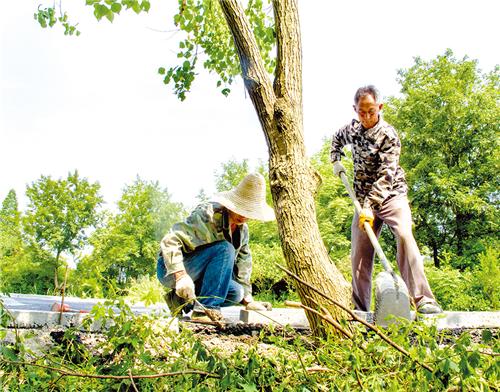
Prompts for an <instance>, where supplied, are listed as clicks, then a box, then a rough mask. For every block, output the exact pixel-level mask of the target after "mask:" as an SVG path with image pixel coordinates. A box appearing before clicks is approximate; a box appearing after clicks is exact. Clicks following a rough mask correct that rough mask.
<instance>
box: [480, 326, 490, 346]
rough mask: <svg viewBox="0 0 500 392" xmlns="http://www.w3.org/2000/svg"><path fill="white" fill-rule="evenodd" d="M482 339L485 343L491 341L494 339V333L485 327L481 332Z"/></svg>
mask: <svg viewBox="0 0 500 392" xmlns="http://www.w3.org/2000/svg"><path fill="white" fill-rule="evenodd" d="M481 340H482V341H483V343H489V342H491V341H492V340H493V334H492V333H491V331H490V330H489V329H484V330H483V332H482V333H481Z"/></svg>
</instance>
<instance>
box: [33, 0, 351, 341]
mask: <svg viewBox="0 0 500 392" xmlns="http://www.w3.org/2000/svg"><path fill="white" fill-rule="evenodd" d="M87 5H90V6H92V7H93V9H94V15H95V16H96V17H97V18H98V19H100V18H102V17H106V18H108V19H109V20H113V18H114V15H115V14H118V13H120V12H121V10H122V9H123V6H125V7H126V8H131V9H132V10H134V11H135V12H138V13H139V12H141V11H148V10H149V6H150V3H149V2H148V1H141V2H140V3H139V1H136V0H127V1H125V0H122V1H121V2H119V1H116V2H109V1H102V0H89V1H87ZM266 7H267V3H265V2H263V1H260V0H256V1H253V0H252V1H249V2H248V3H247V7H246V9H243V7H242V6H241V4H240V3H239V2H237V0H219V1H218V2H212V1H208V0H187V1H184V0H183V1H179V12H178V13H177V14H176V15H174V23H175V25H176V26H177V27H178V28H179V29H180V30H182V31H183V32H184V35H183V36H182V37H181V35H180V34H179V35H178V36H179V37H181V38H180V42H179V53H178V58H179V59H180V61H182V64H181V65H177V66H174V67H171V68H169V69H168V70H166V69H165V68H164V67H161V68H160V69H159V70H158V72H159V73H160V74H161V75H164V82H165V83H172V84H173V85H174V90H175V93H176V94H177V95H178V97H179V98H180V99H181V100H183V99H185V97H186V92H187V91H189V88H190V86H191V83H192V82H193V80H194V78H195V75H196V67H198V66H199V65H198V64H199V62H198V59H199V57H200V56H201V53H203V60H204V61H203V64H202V65H203V67H204V68H205V69H207V70H209V71H212V72H215V73H216V74H217V75H218V76H219V78H220V80H219V82H218V86H219V87H220V88H221V92H222V93H223V94H226V95H227V94H228V93H229V87H228V86H229V85H230V84H231V83H232V82H233V80H234V79H235V77H237V76H239V75H241V76H242V77H243V81H244V83H245V87H246V89H247V91H248V95H249V97H250V99H251V101H252V103H253V105H254V107H255V110H256V113H257V116H258V118H259V120H260V123H261V126H262V130H263V133H264V137H265V139H266V142H267V145H268V151H269V180H270V187H271V193H272V198H273V202H274V207H275V211H276V215H277V224H278V232H279V237H280V241H281V246H282V249H283V254H284V256H285V260H286V261H287V264H288V266H289V268H291V270H292V271H293V272H294V273H296V274H297V275H298V276H299V277H301V278H303V279H304V280H306V281H308V282H310V283H311V284H313V285H315V286H318V287H319V286H321V287H322V288H323V290H324V292H325V293H326V294H327V295H329V296H331V297H333V298H336V299H337V300H339V301H340V302H342V303H343V304H344V305H345V306H349V304H350V287H349V284H348V283H347V282H346V281H345V279H344V278H343V276H342V274H341V273H340V272H339V271H338V269H337V268H336V267H335V266H334V265H333V264H332V263H331V261H330V259H329V256H328V252H327V250H326V248H325V246H324V244H323V241H322V238H321V234H320V231H319V228H318V223H317V220H316V211H315V202H314V195H315V193H316V191H317V188H318V185H319V183H320V179H319V175H318V173H317V172H316V171H315V170H314V169H313V168H312V167H311V165H310V162H309V159H308V157H307V156H306V152H305V145H304V135H303V113H302V47H301V39H300V38H301V37H300V28H299V15H298V4H297V1H296V0H274V1H273V2H272V9H273V12H274V14H273V17H274V18H272V17H271V16H270V15H268V13H267V9H266ZM48 8H51V7H48ZM48 8H46V9H48ZM52 8H54V7H52ZM46 9H45V10H46ZM38 15H39V13H38ZM42 27H43V26H42ZM274 53H276V57H275V56H274ZM238 64H239V66H238ZM270 75H273V76H274V79H273V80H272V79H271V78H270ZM298 293H299V296H300V297H301V299H302V301H303V302H304V303H305V304H306V305H308V306H310V307H315V306H316V305H315V303H318V302H319V303H323V304H324V302H325V301H324V299H323V298H322V297H321V296H319V295H318V294H317V293H315V292H313V291H312V290H310V289H308V288H307V287H304V286H300V287H299V291H298ZM325 305H326V307H327V309H328V310H329V311H330V312H331V314H332V316H333V317H334V318H336V319H340V318H342V313H341V312H340V311H339V310H338V309H337V308H335V307H334V306H333V305H330V304H325ZM307 315H308V319H309V322H310V324H311V326H312V328H313V330H314V331H315V332H316V333H320V332H323V331H326V330H331V326H329V325H328V324H327V323H325V322H324V321H322V320H321V318H319V317H318V316H316V315H315V314H314V313H312V312H308V313H307ZM320 326H322V328H319V327H320Z"/></svg>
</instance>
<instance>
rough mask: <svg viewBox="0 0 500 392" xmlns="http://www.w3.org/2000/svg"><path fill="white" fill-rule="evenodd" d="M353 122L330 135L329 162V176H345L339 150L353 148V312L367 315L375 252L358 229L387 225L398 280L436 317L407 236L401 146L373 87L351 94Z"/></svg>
mask: <svg viewBox="0 0 500 392" xmlns="http://www.w3.org/2000/svg"><path fill="white" fill-rule="evenodd" d="M353 107H354V111H355V112H356V113H357V115H358V119H359V120H354V119H353V120H352V121H351V122H350V123H349V124H347V125H346V126H344V127H342V128H340V129H339V130H338V131H337V132H335V133H334V135H333V138H332V147H331V154H330V158H331V161H332V163H333V172H334V174H335V175H336V176H339V175H340V173H341V172H344V173H345V172H346V170H345V168H344V166H343V165H342V163H341V162H340V159H341V157H342V156H345V154H344V153H343V151H342V148H343V147H344V146H346V145H348V144H350V145H351V148H352V156H353V161H354V191H355V194H356V198H357V199H358V201H359V203H360V204H361V207H362V211H361V213H360V214H359V216H358V213H357V212H355V214H354V217H353V220H352V225H351V266H352V299H353V302H354V306H355V308H356V309H357V310H362V311H369V310H370V303H371V287H372V272H373V260H374V253H375V251H374V248H373V246H372V244H371V242H370V240H369V237H368V235H367V234H366V233H365V231H364V229H363V224H364V222H368V223H369V224H370V226H371V227H372V228H373V231H374V232H375V235H376V236H377V237H378V236H379V235H380V231H381V229H382V224H383V223H386V224H387V225H388V226H389V228H390V229H391V231H392V232H393V233H394V235H395V236H396V241H397V263H398V267H399V271H400V272H401V277H402V278H403V280H404V282H405V283H406V286H407V287H408V290H409V293H410V296H411V297H412V298H413V300H414V301H415V305H416V306H417V311H418V312H419V313H424V314H434V313H441V312H442V309H441V307H440V306H439V305H438V303H437V302H436V300H435V299H434V295H433V294H432V291H431V288H430V286H429V282H428V281H427V278H426V277H425V273H424V265H423V262H422V257H421V255H420V252H419V250H418V246H417V243H416V241H415V238H414V237H413V233H412V219H411V211H410V206H409V203H408V198H407V193H408V186H407V184H406V180H405V175H404V171H403V169H402V168H401V166H399V155H400V152H401V142H400V140H399V137H398V134H397V132H396V130H395V129H394V128H393V127H392V126H391V125H389V124H388V123H386V122H385V121H384V120H383V119H382V117H381V113H380V111H381V110H382V107H383V103H381V102H380V97H379V93H378V91H377V89H376V88H375V87H374V86H366V87H361V88H359V89H358V90H357V91H356V94H355V96H354V105H353Z"/></svg>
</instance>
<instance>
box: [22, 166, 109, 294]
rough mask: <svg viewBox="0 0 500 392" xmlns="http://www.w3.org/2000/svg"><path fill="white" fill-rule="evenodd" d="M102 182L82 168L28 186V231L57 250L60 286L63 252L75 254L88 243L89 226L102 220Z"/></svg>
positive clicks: (55, 265)
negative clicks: (81, 174) (92, 180)
mask: <svg viewBox="0 0 500 392" xmlns="http://www.w3.org/2000/svg"><path fill="white" fill-rule="evenodd" d="M99 189H100V185H99V183H89V182H88V180H87V179H86V178H80V177H79V175H78V172H77V171H75V172H74V173H69V174H68V177H67V179H60V180H53V179H52V178H51V177H50V176H48V177H46V176H42V177H41V178H40V179H39V180H38V181H36V182H34V183H33V184H32V185H31V186H28V187H27V189H26V195H27V197H28V199H29V205H28V209H27V211H26V216H25V220H24V227H25V231H26V233H28V234H29V235H30V236H31V238H32V239H33V240H34V241H35V242H36V243H37V244H38V245H39V246H40V248H42V249H46V250H48V251H50V252H52V253H53V254H54V260H53V273H54V287H55V289H56V290H57V289H58V288H59V283H58V271H59V267H60V264H61V255H62V254H63V252H69V253H71V254H73V255H74V254H75V252H76V251H77V250H79V249H81V248H82V247H83V246H84V245H85V241H86V239H87V229H90V228H92V227H94V226H95V225H96V224H97V223H98V221H99V215H98V212H97V208H98V207H99V206H100V205H101V203H102V197H101V196H100V195H99Z"/></svg>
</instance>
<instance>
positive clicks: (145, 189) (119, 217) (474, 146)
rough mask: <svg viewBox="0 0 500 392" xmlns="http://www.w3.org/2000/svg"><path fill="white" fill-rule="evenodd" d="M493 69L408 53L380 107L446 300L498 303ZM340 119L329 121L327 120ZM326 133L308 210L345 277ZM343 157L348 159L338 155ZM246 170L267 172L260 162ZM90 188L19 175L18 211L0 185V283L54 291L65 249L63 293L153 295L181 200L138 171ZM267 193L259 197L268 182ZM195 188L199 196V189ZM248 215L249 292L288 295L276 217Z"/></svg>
mask: <svg viewBox="0 0 500 392" xmlns="http://www.w3.org/2000/svg"><path fill="white" fill-rule="evenodd" d="M498 71H499V69H498V67H496V68H495V69H494V70H492V71H491V72H489V73H483V72H482V71H481V70H479V69H478V67H477V62H476V61H473V60H470V59H468V58H467V57H466V58H463V59H458V60H457V59H456V58H454V56H453V53H452V52H451V51H446V52H445V53H444V54H443V55H441V56H438V57H437V58H436V59H433V60H431V61H423V60H422V59H420V58H416V59H415V62H414V65H413V66H412V67H411V68H409V69H406V70H401V71H399V74H398V75H399V76H398V81H399V83H400V84H401V94H400V95H399V96H397V97H389V98H388V100H387V102H386V106H385V110H384V116H385V119H386V120H387V121H388V122H390V123H391V124H393V125H394V126H395V127H396V128H397V129H398V130H399V134H400V137H401V140H402V144H403V152H402V157H401V164H402V166H403V168H404V169H405V170H406V173H407V180H408V183H409V186H410V194H409V196H410V201H411V205H412V212H413V217H414V221H415V234H416V238H417V241H418V242H419V245H420V248H421V251H422V253H423V254H424V255H425V256H426V259H427V260H428V261H429V263H428V264H427V265H426V269H427V273H428V277H429V280H430V282H431V286H432V287H433V290H434V292H435V294H436V296H437V297H438V299H439V300H440V301H441V303H442V304H443V306H444V307H445V308H449V309H488V308H494V309H498V307H499V290H498V287H500V274H499V266H498V256H499V253H500V252H499V251H498V242H499V241H498V237H499V236H498V223H497V222H498V217H499V214H498V207H499V193H498V189H499V186H498V185H499V176H498V173H499V153H498V144H499V142H498V140H499V138H498V135H499V124H500V122H499V119H500V113H499V112H500V111H499V105H498V97H499V91H500V90H499V76H500V75H499V72H498ZM346 120H348V119H346ZM341 125H342V124H332V130H333V129H334V128H336V127H340V126H341ZM329 144H330V142H329V140H325V141H324V144H323V148H322V149H321V150H320V151H319V152H317V153H316V154H314V155H313V156H312V157H311V162H312V165H313V167H314V168H315V169H316V170H317V171H318V172H319V173H320V174H321V177H322V185H321V187H320V188H319V191H318V193H317V195H316V211H317V218H318V222H319V226H320V231H321V234H322V238H323V241H324V243H325V245H326V247H327V249H328V250H329V254H330V257H331V260H332V262H334V263H336V265H337V266H338V267H339V269H340V270H341V271H342V272H343V273H344V274H345V276H346V279H347V280H350V266H349V265H350V262H349V250H350V223H351V218H352V207H351V203H350V200H349V198H348V197H347V196H346V192H345V189H344V188H343V185H342V183H341V182H340V180H339V179H337V178H334V177H333V174H332V169H331V164H330V162H329V148H330V145H329ZM346 164H347V167H348V168H350V170H352V162H350V161H349V159H348V160H347V162H346ZM254 170H258V171H260V172H262V173H263V174H266V172H267V170H266V167H265V165H264V164H261V165H260V166H259V167H257V168H255V169H254ZM249 171H251V168H250V167H249V165H248V161H247V160H242V161H229V162H226V163H224V164H222V165H221V168H220V170H219V171H218V172H217V173H215V175H214V182H215V186H216V189H217V190H218V191H223V190H227V189H230V188H232V187H233V186H234V185H236V184H237V183H238V182H239V181H240V180H241V178H243V176H244V175H245V174H247V173H248V172H249ZM99 191H100V185H99V184H98V183H90V182H89V181H88V180H87V179H86V178H82V177H80V175H79V173H78V172H77V171H75V172H73V173H69V174H68V177H67V178H66V179H59V180H55V179H52V178H51V177H48V176H42V177H41V178H40V179H38V180H36V181H35V182H33V183H32V184H31V185H29V186H28V187H27V189H26V196H27V198H28V200H29V203H28V206H27V208H26V210H25V211H19V207H18V204H17V195H16V193H15V192H14V191H10V192H9V193H8V195H7V196H6V197H5V199H4V200H3V203H2V206H1V210H0V269H1V275H0V291H3V292H28V293H38V294H47V293H49V294H52V293H58V292H59V290H60V288H61V282H62V281H63V279H64V274H65V266H66V265H67V264H68V262H69V261H70V260H71V259H72V260H73V261H75V262H76V269H70V270H69V277H68V287H67V290H69V291H70V293H72V294H75V295H81V296H108V297H113V296H117V295H125V294H129V293H130V292H133V291H134V290H136V289H137V288H138V287H140V286H145V287H147V289H146V290H147V294H146V296H147V298H149V299H151V298H152V296H154V295H156V296H158V295H159V294H158V292H159V287H158V286H157V284H156V282H155V278H154V275H155V260H156V255H157V253H158V249H159V247H158V243H159V240H160V239H161V237H162V236H163V235H164V234H165V233H166V232H167V231H168V229H169V228H170V227H171V225H172V224H173V223H175V222H176V221H178V220H180V219H183V218H184V217H185V216H186V214H187V213H188V212H189V211H187V207H186V206H184V205H182V204H180V203H175V202H173V201H172V199H171V195H170V194H169V193H168V191H167V189H166V188H162V187H161V186H160V184H159V183H158V182H151V181H144V180H142V179H141V178H139V177H138V178H137V179H136V180H135V181H134V183H133V184H129V185H126V186H125V188H124V190H123V193H122V196H121V199H120V200H119V201H118V203H117V210H116V212H111V211H108V210H104V209H103V208H102V203H103V198H102V196H101V195H100V194H99ZM268 198H269V200H268V201H269V202H271V196H270V192H269V191H268ZM198 199H199V200H200V201H202V200H205V199H207V195H206V194H205V192H204V191H203V190H201V191H200V194H199V195H198ZM250 226H251V228H250V233H251V246H252V250H253V255H254V273H253V280H254V285H255V290H256V292H258V293H260V295H261V296H274V297H276V296H278V297H279V296H280V295H284V296H290V295H293V288H292V287H291V286H290V285H289V282H287V280H286V279H285V277H284V276H283V274H282V273H281V272H279V271H278V269H277V268H276V267H275V266H274V263H276V262H278V263H281V264H284V261H283V255H282V250H281V247H280V243H279V239H278V233H277V227H276V223H275V222H270V223H260V222H250ZM382 244H383V245H382V246H383V247H384V249H385V250H386V251H387V253H388V255H389V256H390V257H391V258H392V259H394V252H395V249H394V241H393V238H392V233H391V232H390V231H389V230H384V231H383V233H382ZM153 293H155V294H153ZM457 293H463V295H457ZM141 295H143V294H141ZM148 296H149V297H148Z"/></svg>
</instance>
